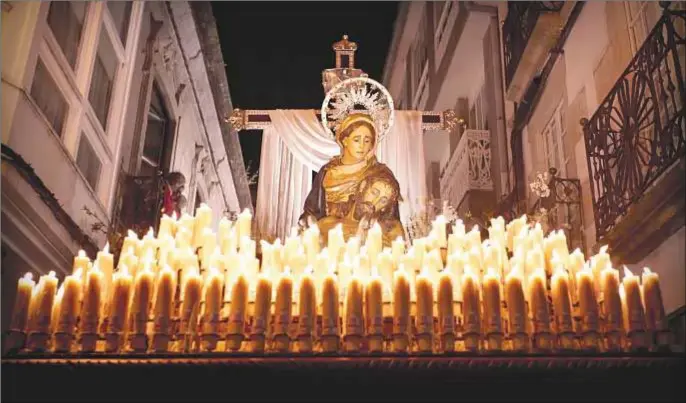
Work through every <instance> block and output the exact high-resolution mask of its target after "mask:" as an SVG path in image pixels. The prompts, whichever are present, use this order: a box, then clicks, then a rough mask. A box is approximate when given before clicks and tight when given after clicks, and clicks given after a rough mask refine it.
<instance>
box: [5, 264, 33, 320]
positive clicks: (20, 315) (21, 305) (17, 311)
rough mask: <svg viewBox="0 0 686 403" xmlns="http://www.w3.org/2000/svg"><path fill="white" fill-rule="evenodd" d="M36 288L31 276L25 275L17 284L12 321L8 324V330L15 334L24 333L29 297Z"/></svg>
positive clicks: (29, 302)
mask: <svg viewBox="0 0 686 403" xmlns="http://www.w3.org/2000/svg"><path fill="white" fill-rule="evenodd" d="M35 286H36V282H35V281H33V274H32V273H26V274H24V277H22V278H20V279H19V281H18V283H17V295H16V297H15V298H14V309H13V310H12V320H11V322H10V330H14V331H17V332H24V331H25V330H26V325H27V323H28V319H29V306H30V304H31V296H32V295H33V292H34V291H33V290H34V288H35Z"/></svg>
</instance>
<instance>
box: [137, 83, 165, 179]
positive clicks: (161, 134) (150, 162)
mask: <svg viewBox="0 0 686 403" xmlns="http://www.w3.org/2000/svg"><path fill="white" fill-rule="evenodd" d="M169 126H170V119H169V114H168V113H167V110H166V108H165V107H164V99H163V98H162V93H161V92H160V90H159V87H158V86H157V83H153V88H152V95H151V97H150V106H149V108H148V125H147V127H146V129H145V140H144V143H143V154H142V155H141V165H140V174H141V175H155V174H157V172H158V171H163V170H164V167H163V165H164V156H165V151H168V150H166V147H168V142H167V137H168V133H169Z"/></svg>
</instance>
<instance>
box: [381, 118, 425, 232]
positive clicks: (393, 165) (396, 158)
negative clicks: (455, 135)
mask: <svg viewBox="0 0 686 403" xmlns="http://www.w3.org/2000/svg"><path fill="white" fill-rule="evenodd" d="M376 157H377V159H378V160H379V161H380V162H383V163H384V164H386V165H387V166H388V167H389V168H390V169H391V171H392V172H393V174H394V175H395V177H396V179H398V183H399V184H400V194H401V196H402V198H403V201H402V202H401V203H400V220H401V221H402V223H403V225H406V224H407V221H408V219H409V217H410V216H411V215H412V214H413V213H415V212H418V211H420V210H421V207H422V203H423V202H424V200H425V199H426V197H427V193H426V163H425V160H424V136H423V132H422V113H421V112H419V111H396V112H395V122H394V123H393V127H391V130H390V132H389V133H388V134H386V137H384V139H383V140H382V141H381V143H379V147H378V148H377V149H376Z"/></svg>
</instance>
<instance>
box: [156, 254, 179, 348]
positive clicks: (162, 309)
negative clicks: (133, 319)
mask: <svg viewBox="0 0 686 403" xmlns="http://www.w3.org/2000/svg"><path fill="white" fill-rule="evenodd" d="M174 278H175V273H174V271H173V270H172V269H171V267H169V266H168V265H164V266H163V267H162V269H160V273H159V275H158V276H157V284H156V285H155V307H154V312H155V317H154V319H155V321H154V333H155V335H161V338H162V341H160V343H161V344H162V345H161V346H155V349H156V350H159V351H166V349H167V345H168V341H169V339H168V336H169V331H170V329H169V327H170V325H171V318H172V313H173V308H174V292H175V290H176V284H175V281H174ZM153 344H157V343H156V342H153ZM158 347H159V348H158Z"/></svg>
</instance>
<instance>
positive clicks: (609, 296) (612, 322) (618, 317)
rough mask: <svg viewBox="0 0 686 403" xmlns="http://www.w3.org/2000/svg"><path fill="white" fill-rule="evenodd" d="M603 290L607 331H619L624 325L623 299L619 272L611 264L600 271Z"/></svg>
mask: <svg viewBox="0 0 686 403" xmlns="http://www.w3.org/2000/svg"><path fill="white" fill-rule="evenodd" d="M600 283H601V289H602V291H603V313H604V315H605V333H612V332H617V331H619V329H621V327H622V300H621V298H620V297H619V272H618V271H617V270H615V269H613V268H612V267H610V266H607V267H605V268H604V269H603V270H602V271H601V273H600Z"/></svg>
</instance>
